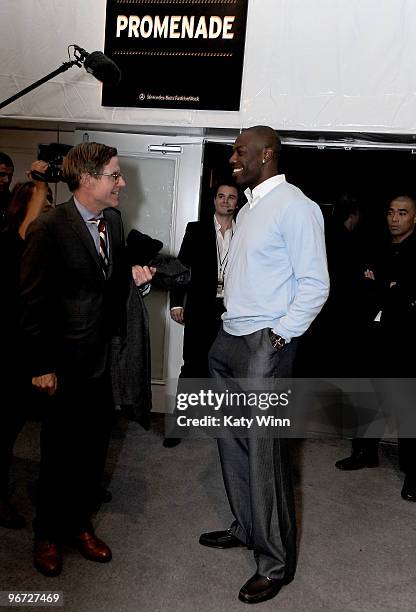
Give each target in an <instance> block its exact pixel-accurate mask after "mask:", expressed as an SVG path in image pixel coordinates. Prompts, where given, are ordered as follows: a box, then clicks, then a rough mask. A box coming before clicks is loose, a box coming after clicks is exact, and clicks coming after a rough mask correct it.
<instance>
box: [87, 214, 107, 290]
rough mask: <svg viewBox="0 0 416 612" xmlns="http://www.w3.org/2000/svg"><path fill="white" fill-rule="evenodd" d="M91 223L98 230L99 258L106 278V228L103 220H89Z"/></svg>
mask: <svg viewBox="0 0 416 612" xmlns="http://www.w3.org/2000/svg"><path fill="white" fill-rule="evenodd" d="M90 222H91V223H95V225H96V226H97V228H98V235H99V238H100V249H99V257H100V264H101V268H102V271H103V274H104V276H105V277H106V278H107V273H108V246H107V245H108V242H107V227H106V223H105V220H104V219H103V218H102V217H101V218H100V219H91V221H90Z"/></svg>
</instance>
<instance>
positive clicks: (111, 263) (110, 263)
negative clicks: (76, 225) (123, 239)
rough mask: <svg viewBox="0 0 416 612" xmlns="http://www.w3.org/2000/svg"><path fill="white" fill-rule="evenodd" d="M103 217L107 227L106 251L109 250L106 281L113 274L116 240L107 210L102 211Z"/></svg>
mask: <svg viewBox="0 0 416 612" xmlns="http://www.w3.org/2000/svg"><path fill="white" fill-rule="evenodd" d="M103 215H104V219H105V221H106V225H107V239H108V249H109V254H108V270H107V279H108V278H110V276H111V274H112V273H113V267H114V260H113V256H114V249H115V248H116V238H115V228H114V225H113V220H112V217H111V215H110V214H109V213H108V212H107V210H104V211H103Z"/></svg>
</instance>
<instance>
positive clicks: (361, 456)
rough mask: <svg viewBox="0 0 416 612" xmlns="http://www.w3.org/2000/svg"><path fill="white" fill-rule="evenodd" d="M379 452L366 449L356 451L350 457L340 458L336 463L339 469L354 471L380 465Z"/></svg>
mask: <svg viewBox="0 0 416 612" xmlns="http://www.w3.org/2000/svg"><path fill="white" fill-rule="evenodd" d="M378 464H379V462H378V454H369V453H366V452H364V451H354V452H353V453H352V455H351V456H350V457H346V458H345V459H340V460H339V461H337V462H336V463H335V467H336V468H338V469H339V470H344V471H352V470H362V469H363V468H366V467H367V468H374V467H378Z"/></svg>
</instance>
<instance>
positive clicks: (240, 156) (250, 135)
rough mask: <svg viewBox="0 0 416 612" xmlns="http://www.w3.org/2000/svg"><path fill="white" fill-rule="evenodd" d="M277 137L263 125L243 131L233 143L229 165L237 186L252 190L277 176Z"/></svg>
mask: <svg viewBox="0 0 416 612" xmlns="http://www.w3.org/2000/svg"><path fill="white" fill-rule="evenodd" d="M280 148H281V142H280V138H279V136H278V135H277V134H276V132H275V131H274V130H273V129H272V128H271V127H267V126H265V125H256V126H254V127H250V128H247V129H245V130H243V131H242V132H241V134H240V136H238V138H237V140H236V141H235V143H234V147H233V155H232V156H231V158H230V164H231V165H232V166H233V177H234V178H235V181H236V183H237V184H238V185H242V186H248V187H251V188H252V189H253V188H254V187H256V186H257V185H259V184H260V183H262V182H263V181H265V180H267V179H268V178H270V177H272V176H275V175H276V174H277V160H278V154H279V151H280Z"/></svg>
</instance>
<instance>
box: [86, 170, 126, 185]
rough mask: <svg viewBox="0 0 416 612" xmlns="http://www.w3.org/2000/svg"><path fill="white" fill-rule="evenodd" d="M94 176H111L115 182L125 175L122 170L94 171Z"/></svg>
mask: <svg viewBox="0 0 416 612" xmlns="http://www.w3.org/2000/svg"><path fill="white" fill-rule="evenodd" d="M92 176H111V178H112V179H113V181H114V182H115V183H117V182H118V181H119V180H120V179H123V180H124V175H123V174H122V173H121V172H93V173H92Z"/></svg>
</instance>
